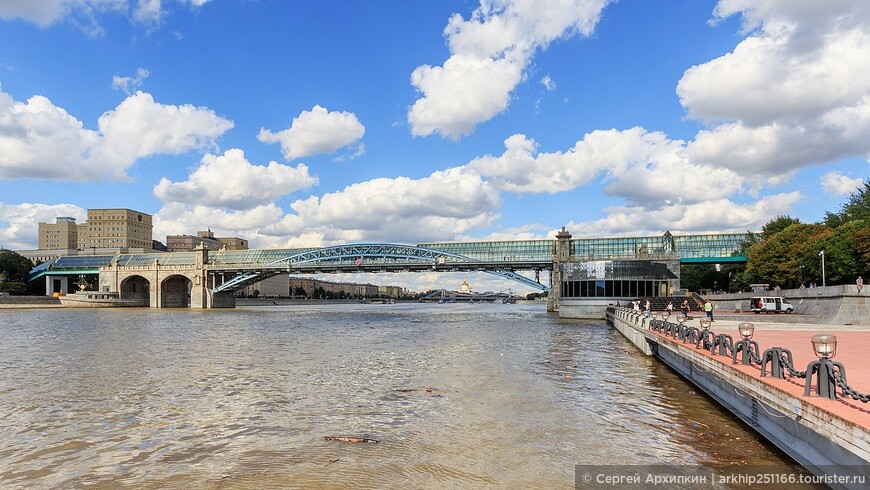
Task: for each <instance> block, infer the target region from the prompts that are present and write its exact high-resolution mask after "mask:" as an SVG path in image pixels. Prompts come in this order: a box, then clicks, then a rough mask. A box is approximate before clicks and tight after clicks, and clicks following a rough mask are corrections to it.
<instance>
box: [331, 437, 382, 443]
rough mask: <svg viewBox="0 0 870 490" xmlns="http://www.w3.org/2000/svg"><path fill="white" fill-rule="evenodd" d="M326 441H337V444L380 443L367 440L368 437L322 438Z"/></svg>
mask: <svg viewBox="0 0 870 490" xmlns="http://www.w3.org/2000/svg"><path fill="white" fill-rule="evenodd" d="M324 439H326V440H327V441H338V442H373V443H375V444H377V443H379V442H381V441H378V440H375V439H369V438H368V437H342V436H326V437H324Z"/></svg>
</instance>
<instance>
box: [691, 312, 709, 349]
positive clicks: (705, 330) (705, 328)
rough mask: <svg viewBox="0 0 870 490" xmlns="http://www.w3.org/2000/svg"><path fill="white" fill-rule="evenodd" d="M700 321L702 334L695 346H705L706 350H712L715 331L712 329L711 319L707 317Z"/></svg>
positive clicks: (697, 347)
mask: <svg viewBox="0 0 870 490" xmlns="http://www.w3.org/2000/svg"><path fill="white" fill-rule="evenodd" d="M699 323H700V324H701V335H700V337H698V341H697V343H696V344H695V348H696V349H700V348H702V346H703V349H704V350H710V347H711V346H712V345H713V341H712V337H713V332H711V331H710V320H708V319H706V318H705V319H703V320H701V321H700V322H699Z"/></svg>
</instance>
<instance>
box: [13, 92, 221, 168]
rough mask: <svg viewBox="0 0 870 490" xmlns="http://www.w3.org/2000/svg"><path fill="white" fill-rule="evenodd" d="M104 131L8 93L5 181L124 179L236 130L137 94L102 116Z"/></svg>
mask: <svg viewBox="0 0 870 490" xmlns="http://www.w3.org/2000/svg"><path fill="white" fill-rule="evenodd" d="M97 126H98V128H99V130H98V131H94V130H89V129H85V128H84V125H83V124H82V122H81V121H79V120H78V119H76V118H75V117H73V116H71V115H70V114H69V113H67V112H66V111H65V110H64V109H63V108H61V107H57V106H55V105H54V104H52V103H51V101H50V100H49V99H47V98H46V97H43V96H39V95H36V96H33V97H31V98H30V99H29V100H28V101H27V102H26V103H24V102H17V101H15V100H13V98H12V96H11V95H9V94H6V93H3V92H2V91H0V179H22V178H30V179H53V180H75V181H81V182H87V181H100V180H122V179H124V178H126V170H127V169H128V168H129V167H130V166H132V165H133V164H134V163H135V162H136V160H137V159H139V158H142V157H146V156H150V155H155V154H160V153H166V154H175V153H183V152H185V151H188V150H192V149H197V148H206V147H209V146H212V145H214V141H215V138H217V137H218V136H220V135H222V134H223V133H224V132H226V131H227V130H229V129H230V128H232V127H233V123H232V121H228V120H226V119H224V118H222V117H220V116H218V115H216V114H215V113H214V112H213V111H211V110H210V109H208V108H204V107H194V106H192V105H181V106H176V105H167V104H160V103H157V102H155V101H154V99H153V97H152V96H151V95H150V94H147V93H144V92H137V93H136V94H135V95H132V96H130V97H128V98H126V99H125V100H124V101H122V102H121V103H120V104H119V105H118V107H116V108H115V109H114V110H111V111H108V112H106V113H104V114H103V115H102V116H100V119H99V121H98V124H97Z"/></svg>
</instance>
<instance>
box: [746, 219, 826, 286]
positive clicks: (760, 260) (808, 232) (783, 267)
mask: <svg viewBox="0 0 870 490" xmlns="http://www.w3.org/2000/svg"><path fill="white" fill-rule="evenodd" d="M832 234H833V230H831V229H830V228H829V227H827V226H825V225H806V224H792V225H790V226H788V227H786V228H785V229H783V230H782V231H780V232H778V233H776V234H775V235H772V236H770V237H769V238H767V239H766V240H764V241H762V242H760V243H757V244H755V245H753V246H752V248H750V249H749V255H748V256H747V258H748V260H747V263H746V275H745V276H743V277H742V278H741V279H742V280H749V281H751V282H753V283H767V284H770V285H771V286H774V285H779V286H781V287H797V286H799V285H800V281H801V275H802V274H803V275H804V276H809V275H811V274H812V272H813V269H812V266H813V265H814V262H813V261H811V260H810V259H809V257H810V256H811V254H812V253H813V251H815V253H818V250H819V249H814V244H815V243H816V242H818V241H819V240H821V239H823V238H825V237H828V236H830V235H832ZM801 265H803V266H804V267H803V269H802V268H801V267H800V266H801Z"/></svg>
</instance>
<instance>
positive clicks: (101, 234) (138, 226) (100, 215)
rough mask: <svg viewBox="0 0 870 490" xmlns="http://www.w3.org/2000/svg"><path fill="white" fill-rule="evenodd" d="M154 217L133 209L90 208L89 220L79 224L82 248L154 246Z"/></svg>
mask: <svg viewBox="0 0 870 490" xmlns="http://www.w3.org/2000/svg"><path fill="white" fill-rule="evenodd" d="M151 229H152V225H151V215H150V214H146V213H143V212H140V211H134V210H132V209H126V208H119V209H88V221H87V222H86V223H83V224H80V225H78V248H79V249H80V250H87V249H96V248H142V249H151V248H152V247H153V243H152V239H151Z"/></svg>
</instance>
